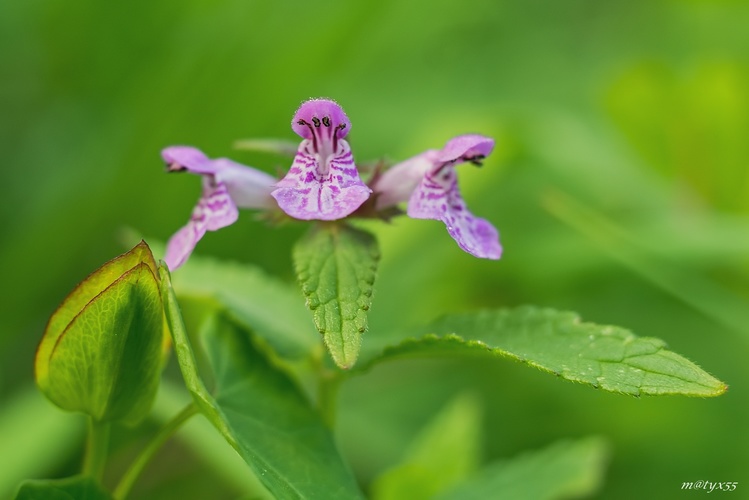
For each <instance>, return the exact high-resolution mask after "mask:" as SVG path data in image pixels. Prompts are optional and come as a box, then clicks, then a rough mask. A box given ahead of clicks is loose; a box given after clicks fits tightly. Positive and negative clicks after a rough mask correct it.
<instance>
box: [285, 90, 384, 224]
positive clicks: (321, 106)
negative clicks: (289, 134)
mask: <svg viewBox="0 0 749 500" xmlns="http://www.w3.org/2000/svg"><path fill="white" fill-rule="evenodd" d="M291 128H292V129H293V130H294V132H296V133H297V134H299V135H300V136H301V137H302V138H303V139H304V140H303V141H302V143H301V144H300V145H299V149H298V150H297V153H296V156H295V157H294V163H293V164H292V165H291V168H290V169H289V172H288V173H287V174H286V176H285V177H284V178H283V179H281V180H280V181H279V182H278V184H276V189H275V190H274V191H273V192H272V193H271V195H272V196H273V197H274V198H275V199H276V201H278V206H279V207H281V210H283V211H284V212H286V213H287V214H289V215H290V216H292V217H294V218H296V219H304V220H310V219H320V220H336V219H342V218H344V217H346V216H347V215H350V214H351V213H352V212H353V211H355V210H356V209H357V208H359V206H361V204H362V203H364V202H365V201H366V200H367V198H369V195H370V194H371V193H372V190H371V189H369V188H368V187H367V186H366V185H365V184H364V183H363V182H362V181H361V179H360V178H359V172H358V171H357V170H356V165H354V156H353V154H352V153H351V147H350V146H349V144H348V142H346V141H345V140H344V137H346V134H348V131H349V129H351V122H349V120H348V117H347V116H346V113H344V112H343V109H341V107H340V106H339V105H338V104H336V103H335V102H333V101H329V100H325V99H313V100H311V101H307V102H305V103H304V104H302V105H301V106H300V107H299V109H298V110H297V112H296V114H295V115H294V120H293V121H292V122H291Z"/></svg>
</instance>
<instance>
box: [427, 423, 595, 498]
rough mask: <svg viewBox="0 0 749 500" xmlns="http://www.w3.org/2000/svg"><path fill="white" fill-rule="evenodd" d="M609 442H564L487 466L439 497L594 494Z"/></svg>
mask: <svg viewBox="0 0 749 500" xmlns="http://www.w3.org/2000/svg"><path fill="white" fill-rule="evenodd" d="M606 448H607V447H606V443H605V442H604V441H603V440H601V439H600V438H588V439H583V440H579V441H563V442H558V443H554V444H553V445H551V446H549V447H548V448H545V449H543V450H539V451H533V452H528V453H525V454H523V455H521V456H519V457H516V458H513V459H512V460H507V461H503V462H498V463H495V464H491V465H489V466H487V467H485V468H484V469H483V470H482V471H481V472H480V473H479V474H478V475H477V476H475V477H474V478H472V479H470V480H469V481H466V482H465V483H463V484H461V485H460V486H458V487H456V488H455V489H453V490H451V491H449V492H447V493H445V494H444V495H439V496H438V497H437V498H439V500H474V499H475V500H484V499H486V498H511V499H512V500H556V499H565V498H579V497H582V496H588V495H592V494H593V493H595V492H596V491H597V490H598V488H599V487H600V485H601V483H602V480H603V473H604V466H605V463H606V456H607V451H606Z"/></svg>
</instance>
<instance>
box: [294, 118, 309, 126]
mask: <svg viewBox="0 0 749 500" xmlns="http://www.w3.org/2000/svg"><path fill="white" fill-rule="evenodd" d="M296 123H297V125H307V122H306V121H304V120H302V119H300V120H299V121H298V122H296Z"/></svg>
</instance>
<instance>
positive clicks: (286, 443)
mask: <svg viewBox="0 0 749 500" xmlns="http://www.w3.org/2000/svg"><path fill="white" fill-rule="evenodd" d="M161 276H162V293H163V294H164V303H165V307H166V311H167V318H168V321H169V324H170V329H171V331H172V335H173V338H174V345H175V352H176V357H177V360H178V362H179V365H180V369H181V370H182V375H183V377H184V379H185V382H186V385H187V387H188V389H189V390H190V392H191V393H192V394H193V398H194V399H195V401H196V403H197V404H198V406H199V408H200V410H201V412H202V413H203V414H204V415H205V416H206V417H207V418H208V420H209V421H210V422H211V423H212V424H213V425H214V426H215V427H216V429H217V430H218V431H219V432H220V433H221V434H222V435H223V436H224V438H225V439H226V440H227V442H228V443H229V444H230V445H231V446H232V447H234V449H235V450H237V452H238V453H239V454H240V456H241V457H242V458H243V459H244V461H245V462H246V463H247V464H248V465H249V466H250V467H251V468H252V470H253V471H254V473H255V474H256V475H257V477H258V478H259V479H260V481H261V482H262V483H263V485H264V486H265V487H266V488H268V490H269V491H270V492H271V493H272V494H273V495H274V496H275V497H276V498H326V499H328V498H330V499H335V498H341V499H344V498H345V499H348V498H361V493H360V491H359V489H358V486H357V485H356V481H355V479H354V477H353V475H352V474H351V472H350V471H349V469H348V468H347V466H346V465H345V463H344V462H343V459H342V458H341V457H340V455H339V454H338V451H337V449H336V446H335V443H334V441H333V437H332V435H331V432H330V430H329V429H328V428H327V426H326V425H325V424H324V423H323V421H322V419H321V417H320V416H319V414H318V413H317V412H316V411H315V410H314V409H313V408H312V407H311V406H310V404H309V401H307V399H306V398H305V397H304V395H303V394H302V393H301V391H300V390H299V389H298V388H297V387H296V386H295V385H294V383H293V382H292V381H291V379H290V378H289V377H288V376H287V375H286V374H285V373H284V372H282V371H281V370H279V369H278V368H276V367H275V366H273V365H272V364H270V363H269V362H268V360H267V359H265V357H264V356H263V355H262V354H261V352H260V351H259V350H258V349H256V348H255V346H254V345H253V343H252V342H251V340H250V334H249V333H248V332H247V331H246V330H243V329H242V328H241V327H240V326H239V325H238V324H237V323H236V322H235V321H233V320H232V319H230V318H228V317H227V316H225V315H224V314H219V315H218V316H215V317H213V318H211V320H210V321H209V322H207V323H206V328H205V329H204V332H202V333H203V335H202V338H203V341H204V344H205V348H206V349H205V350H206V354H207V358H208V361H209V363H210V365H211V367H212V369H213V372H214V373H213V375H214V380H215V384H216V387H215V390H214V393H211V392H209V391H208V390H207V389H206V385H205V383H204V382H203V380H202V378H201V377H200V374H199V373H198V371H197V367H196V364H195V356H194V354H193V350H192V346H191V345H190V341H189V339H188V337H187V334H186V332H185V330H184V325H183V322H182V318H181V315H180V312H179V306H178V304H177V302H176V298H175V296H174V291H173V289H172V288H171V284H170V282H169V274H168V271H167V270H166V268H164V267H162V269H161Z"/></svg>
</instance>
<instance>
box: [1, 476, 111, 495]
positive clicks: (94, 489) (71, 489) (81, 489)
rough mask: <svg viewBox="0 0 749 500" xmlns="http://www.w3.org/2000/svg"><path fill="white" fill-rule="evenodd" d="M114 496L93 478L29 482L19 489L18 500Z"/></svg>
mask: <svg viewBox="0 0 749 500" xmlns="http://www.w3.org/2000/svg"><path fill="white" fill-rule="evenodd" d="M111 499H112V496H111V495H110V494H109V493H107V492H106V491H105V490H104V489H103V488H102V487H101V485H99V484H98V483H97V482H96V481H95V480H94V479H93V478H90V477H87V476H73V477H69V478H65V479H53V480H46V479H45V480H38V479H37V480H29V481H25V482H24V483H23V484H21V486H20V487H19V489H18V493H17V494H16V500H111Z"/></svg>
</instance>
